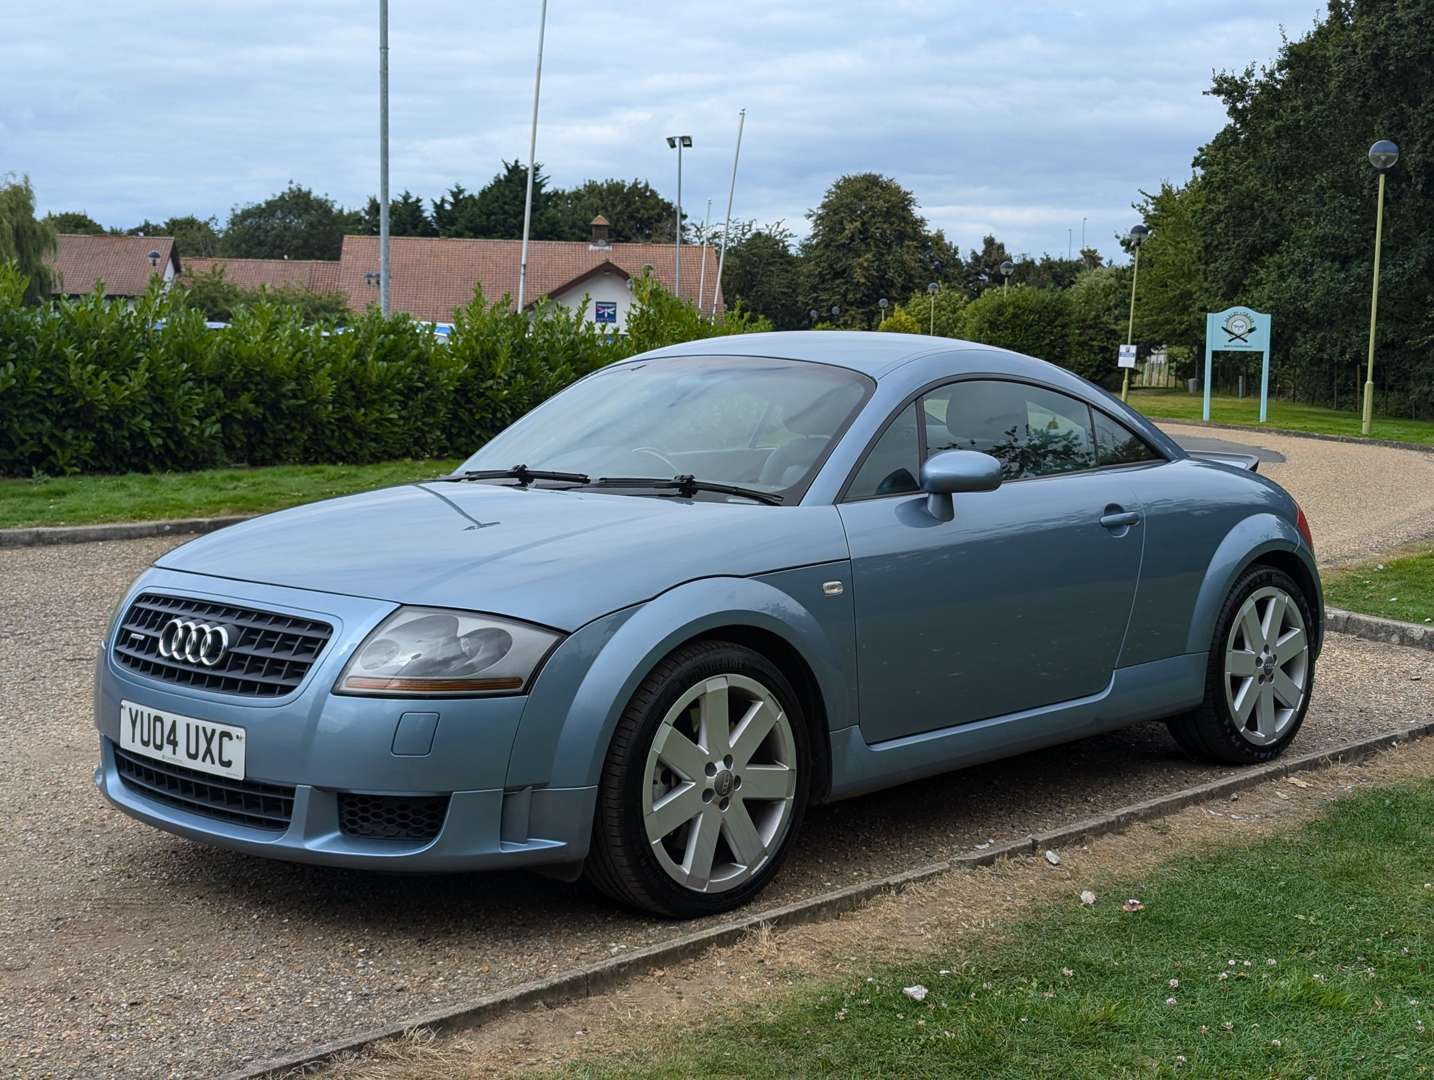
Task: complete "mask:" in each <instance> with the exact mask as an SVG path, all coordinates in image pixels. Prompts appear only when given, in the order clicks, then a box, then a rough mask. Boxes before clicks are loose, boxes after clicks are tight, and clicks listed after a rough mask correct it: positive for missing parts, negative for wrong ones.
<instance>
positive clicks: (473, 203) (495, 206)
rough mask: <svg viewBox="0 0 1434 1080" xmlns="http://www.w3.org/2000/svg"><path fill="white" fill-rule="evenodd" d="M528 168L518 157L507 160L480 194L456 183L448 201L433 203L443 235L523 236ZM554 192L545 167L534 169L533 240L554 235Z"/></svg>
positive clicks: (479, 236)
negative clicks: (544, 173)
mask: <svg viewBox="0 0 1434 1080" xmlns="http://www.w3.org/2000/svg"><path fill="white" fill-rule="evenodd" d="M527 190H528V168H527V166H526V165H524V164H523V163H522V162H521V161H518V160H517V159H516V158H515V159H513V160H512V161H504V162H503V168H502V170H501V171H500V172H499V173H498V174H497V175H495V176H494V177H493V179H492V180H489V181H488V183H486V184H484V185H483V187H482V188H480V189H479V190H478V192H477V194H469V193H468V192H467V191H465V190H464V189H463V185H461V184H454V185H453V188H452V189H451V190H450V191H449V193H448V195H447V196H446V197H445V198H441V199H438V200H437V201H435V202H434V204H433V221H434V224H435V225H436V226H437V228H438V234H439V235H440V236H455V237H467V238H478V239H496V240H516V239H518V238H519V237H520V236H522V235H523V207H524V203H525V200H526V199H527ZM552 202H553V193H552V192H550V191H549V190H548V178H547V177H546V176H544V175H543V167H542V165H536V166H534V170H533V219H532V233H531V235H532V237H533V238H534V239H546V238H548V237H549V236H551V235H552V231H553V223H552Z"/></svg>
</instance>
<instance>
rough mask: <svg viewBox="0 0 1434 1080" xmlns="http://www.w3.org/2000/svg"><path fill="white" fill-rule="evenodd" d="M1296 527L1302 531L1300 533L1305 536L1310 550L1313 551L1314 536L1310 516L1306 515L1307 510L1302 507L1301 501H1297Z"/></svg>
mask: <svg viewBox="0 0 1434 1080" xmlns="http://www.w3.org/2000/svg"><path fill="white" fill-rule="evenodd" d="M1295 528H1296V529H1298V530H1299V531H1300V535H1301V536H1303V537H1304V538H1305V543H1306V544H1308V545H1309V548H1310V550H1311V551H1313V550H1314V537H1313V536H1312V535H1310V523H1309V518H1307V517H1305V512H1304V510H1302V509H1301V508H1300V504H1299V503H1295Z"/></svg>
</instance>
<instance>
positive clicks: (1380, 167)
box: [1369, 139, 1399, 172]
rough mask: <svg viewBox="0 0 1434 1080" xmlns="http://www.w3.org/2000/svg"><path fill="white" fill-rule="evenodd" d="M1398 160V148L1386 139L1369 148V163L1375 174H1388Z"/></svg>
mask: <svg viewBox="0 0 1434 1080" xmlns="http://www.w3.org/2000/svg"><path fill="white" fill-rule="evenodd" d="M1398 160H1399V147H1397V146H1395V145H1394V144H1393V143H1392V142H1390V141H1389V140H1388V139H1380V140H1379V141H1378V142H1377V143H1375V144H1374V145H1373V146H1371V147H1370V148H1369V163H1370V164H1371V165H1373V166H1374V171H1375V172H1388V171H1389V170H1390V169H1392V168H1394V163H1395V162H1396V161H1398Z"/></svg>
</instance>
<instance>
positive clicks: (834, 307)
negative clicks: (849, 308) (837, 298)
mask: <svg viewBox="0 0 1434 1080" xmlns="http://www.w3.org/2000/svg"><path fill="white" fill-rule="evenodd" d="M840 314H841V308H840V307H838V306H837V305H836V304H833V305H832V325H833V326H835V325H836V321H837V316H838V315H840Z"/></svg>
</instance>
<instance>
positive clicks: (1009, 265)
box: [1001, 259, 1016, 296]
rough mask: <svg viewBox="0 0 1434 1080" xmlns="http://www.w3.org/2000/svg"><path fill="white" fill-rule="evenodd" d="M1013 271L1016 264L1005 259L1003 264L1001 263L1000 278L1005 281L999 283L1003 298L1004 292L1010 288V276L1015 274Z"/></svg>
mask: <svg viewBox="0 0 1434 1080" xmlns="http://www.w3.org/2000/svg"><path fill="white" fill-rule="evenodd" d="M1015 270H1016V264H1015V263H1013V262H1012V261H1011V260H1010V259H1007V260H1006V261H1005V262H1003V263H1001V277H1002V278H1004V279H1005V280H1003V281H1002V282H1001V295H1002V296H1005V295H1006V290H1008V289H1009V288H1010V287H1011V275H1012V274H1013V273H1015Z"/></svg>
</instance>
